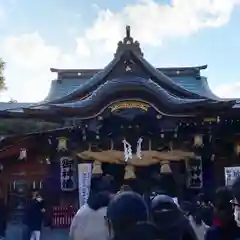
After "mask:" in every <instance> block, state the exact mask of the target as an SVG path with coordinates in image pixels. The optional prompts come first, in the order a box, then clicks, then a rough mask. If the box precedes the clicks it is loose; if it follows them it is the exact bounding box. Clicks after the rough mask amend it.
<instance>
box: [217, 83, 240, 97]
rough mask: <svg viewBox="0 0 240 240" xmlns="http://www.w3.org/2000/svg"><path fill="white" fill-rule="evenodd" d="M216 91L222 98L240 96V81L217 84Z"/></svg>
mask: <svg viewBox="0 0 240 240" xmlns="http://www.w3.org/2000/svg"><path fill="white" fill-rule="evenodd" d="M214 92H215V94H217V95H218V96H219V97H222V98H240V81H239V82H233V83H228V84H221V85H219V86H216V87H215V88H214Z"/></svg>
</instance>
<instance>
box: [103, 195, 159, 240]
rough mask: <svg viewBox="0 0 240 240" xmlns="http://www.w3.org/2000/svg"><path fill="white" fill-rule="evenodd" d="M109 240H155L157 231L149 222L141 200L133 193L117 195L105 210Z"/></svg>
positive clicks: (146, 209) (144, 204)
mask: <svg viewBox="0 0 240 240" xmlns="http://www.w3.org/2000/svg"><path fill="white" fill-rule="evenodd" d="M106 222H107V226H108V232H109V239H112V240H134V239H136V240H156V239H157V230H156V228H155V226H154V225H153V224H151V223H150V222H149V211H148V207H147V205H146V203H145V202H144V200H143V198H142V197H141V196H140V195H139V194H137V193H134V192H131V191H124V192H120V193H118V194H117V195H116V196H115V197H114V198H113V199H112V200H111V202H110V204H109V206H108V208H107V215H106Z"/></svg>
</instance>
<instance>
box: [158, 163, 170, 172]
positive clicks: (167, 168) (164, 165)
mask: <svg viewBox="0 0 240 240" xmlns="http://www.w3.org/2000/svg"><path fill="white" fill-rule="evenodd" d="M160 173H172V170H171V168H170V166H169V162H163V163H162V165H161V168H160Z"/></svg>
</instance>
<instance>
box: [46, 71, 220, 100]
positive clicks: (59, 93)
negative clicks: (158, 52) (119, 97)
mask: <svg viewBox="0 0 240 240" xmlns="http://www.w3.org/2000/svg"><path fill="white" fill-rule="evenodd" d="M166 72H167V71H166ZM171 79H172V80H173V81H174V82H175V83H176V84H178V85H179V86H180V87H182V88H184V89H186V90H188V91H190V92H193V93H196V94H198V95H200V96H203V97H206V98H210V99H214V100H220V98H219V97H218V96H216V95H215V94H214V93H213V92H212V91H211V89H210V88H209V85H208V82H207V78H205V77H200V78H198V79H196V77H195V76H191V75H190V76H180V77H178V76H172V77H171ZM87 81H90V79H88V78H82V77H81V78H80V77H79V78H65V79H61V80H54V81H52V84H51V88H50V91H49V94H48V96H47V98H46V99H45V100H46V101H54V100H56V99H59V98H62V97H64V96H66V95H68V94H70V93H72V92H74V91H76V90H77V89H78V88H79V87H81V86H82V85H83V84H85V83H86V82H87Z"/></svg>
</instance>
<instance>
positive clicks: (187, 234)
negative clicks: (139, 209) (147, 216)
mask: <svg viewBox="0 0 240 240" xmlns="http://www.w3.org/2000/svg"><path fill="white" fill-rule="evenodd" d="M151 215H152V221H153V223H154V224H155V225H156V226H157V229H158V237H159V239H167V240H197V236H196V234H195V232H194V230H193V228H192V226H191V224H190V222H189V220H188V218H187V217H186V216H185V214H184V212H183V211H181V209H180V208H179V207H178V205H177V204H176V203H175V202H174V200H173V199H172V198H171V197H170V196H167V195H163V194H162V195H157V196H156V197H154V198H153V199H152V203H151Z"/></svg>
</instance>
